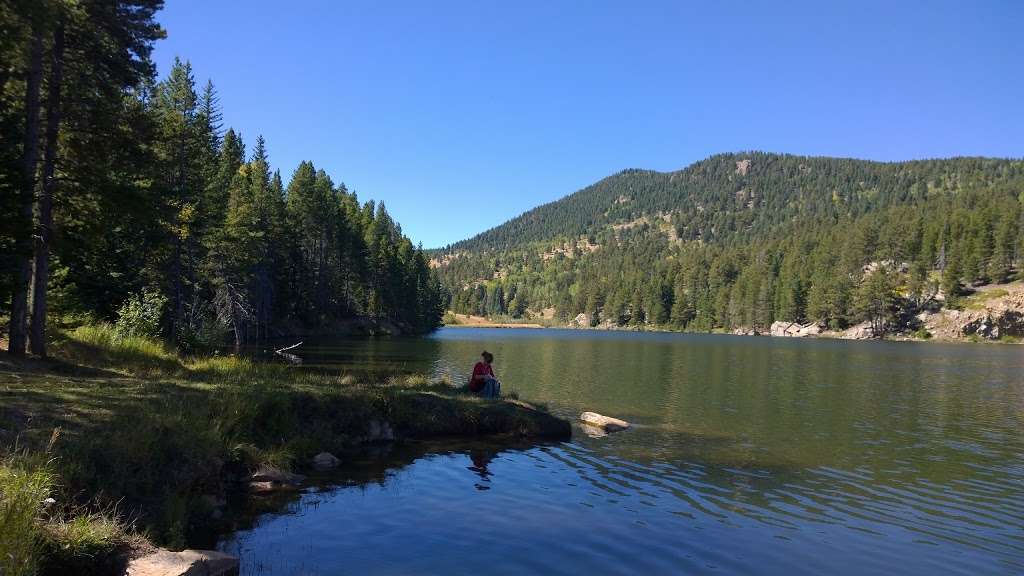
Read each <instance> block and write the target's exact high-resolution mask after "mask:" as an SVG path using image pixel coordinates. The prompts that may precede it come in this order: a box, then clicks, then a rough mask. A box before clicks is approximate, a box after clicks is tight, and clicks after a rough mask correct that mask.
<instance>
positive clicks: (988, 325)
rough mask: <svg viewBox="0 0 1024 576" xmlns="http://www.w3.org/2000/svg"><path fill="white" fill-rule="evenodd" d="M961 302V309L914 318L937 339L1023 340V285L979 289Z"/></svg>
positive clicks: (1015, 284)
mask: <svg viewBox="0 0 1024 576" xmlns="http://www.w3.org/2000/svg"><path fill="white" fill-rule="evenodd" d="M965 301H966V305H965V307H964V309H963V310H948V309H946V310H942V311H941V312H938V313H925V314H920V315H918V316H917V319H918V320H919V321H920V322H921V324H922V325H923V327H924V328H925V329H926V330H927V331H928V332H929V333H931V334H932V335H933V336H934V337H936V338H938V339H940V340H962V339H965V338H970V339H975V338H981V339H984V340H998V339H1000V338H1005V337H1011V338H1021V337H1024V283H1021V282H1014V283H1012V284H1002V285H990V286H988V287H982V288H979V289H978V290H977V291H976V292H975V293H974V294H972V295H971V296H969V297H968V298H966V299H965Z"/></svg>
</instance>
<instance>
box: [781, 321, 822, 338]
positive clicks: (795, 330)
mask: <svg viewBox="0 0 1024 576" xmlns="http://www.w3.org/2000/svg"><path fill="white" fill-rule="evenodd" d="M821 332H822V329H821V326H819V325H818V324H817V323H814V322H811V323H810V324H797V323H796V322H784V321H782V320H776V321H775V322H772V326H771V328H770V329H769V333H770V334H771V335H772V336H784V337H789V338H806V337H808V336H817V335H819V334H821Z"/></svg>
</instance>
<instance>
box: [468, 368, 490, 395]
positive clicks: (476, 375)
mask: <svg viewBox="0 0 1024 576" xmlns="http://www.w3.org/2000/svg"><path fill="white" fill-rule="evenodd" d="M487 376H490V377H491V378H494V370H492V369H491V365H490V364H488V363H486V362H477V363H476V366H473V375H472V376H470V377H469V389H470V391H472V392H479V391H481V390H483V389H484V383H485V382H487Z"/></svg>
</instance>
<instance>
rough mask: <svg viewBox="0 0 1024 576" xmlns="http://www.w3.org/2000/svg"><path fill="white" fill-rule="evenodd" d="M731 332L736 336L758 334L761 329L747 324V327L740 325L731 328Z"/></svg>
mask: <svg viewBox="0 0 1024 576" xmlns="http://www.w3.org/2000/svg"><path fill="white" fill-rule="evenodd" d="M732 333H733V334H734V335H736V336H760V335H761V331H760V330H758V329H757V328H754V327H752V326H747V327H743V326H741V327H739V328H736V329H735V330H733V331H732Z"/></svg>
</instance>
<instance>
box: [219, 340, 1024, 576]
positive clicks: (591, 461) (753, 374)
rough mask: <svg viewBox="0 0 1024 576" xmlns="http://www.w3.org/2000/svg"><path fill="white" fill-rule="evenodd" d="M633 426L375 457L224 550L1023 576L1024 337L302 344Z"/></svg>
mask: <svg viewBox="0 0 1024 576" xmlns="http://www.w3.org/2000/svg"><path fill="white" fill-rule="evenodd" d="M483 349H487V350H489V351H491V352H493V353H494V354H495V357H496V359H495V371H496V373H497V375H498V377H499V378H500V379H501V380H502V386H503V389H504V390H505V391H510V390H514V391H516V392H517V393H518V394H519V395H520V397H522V398H524V399H529V400H535V401H539V402H543V403H546V404H547V405H548V406H549V407H550V409H551V410H552V411H553V412H555V413H557V414H560V415H564V416H566V417H570V418H575V417H577V416H578V414H579V413H580V412H581V411H584V410H593V411H596V412H601V413H603V414H607V415H611V416H616V417H620V418H624V419H627V420H629V421H631V422H634V423H636V427H635V428H634V429H631V430H628V431H626V432H621V433H617V434H613V435H609V436H605V437H597V438H593V437H590V436H588V435H586V434H585V433H584V432H583V431H582V430H581V429H579V428H576V429H575V430H574V437H573V439H572V441H571V442H564V443H558V444H552V445H539V446H502V445H493V444H488V443H479V442H478V443H463V444H461V445H460V444H447V445H425V446H420V447H415V448H411V449H410V448H397V449H394V450H391V451H390V452H388V453H386V454H379V455H374V454H367V455H363V456H359V457H357V458H355V460H356V462H354V463H352V465H351V466H350V467H349V468H347V469H346V470H345V471H344V472H342V473H341V474H342V475H341V476H339V477H338V478H336V479H334V480H333V482H332V483H331V484H327V485H324V486H322V487H319V488H310V489H308V490H307V491H306V492H305V493H303V494H301V495H299V496H297V497H293V499H292V500H291V501H290V502H287V503H284V504H281V505H279V506H278V508H277V510H276V512H275V513H270V514H265V515H262V516H260V517H258V519H257V520H256V522H255V524H254V525H253V526H252V527H251V528H250V529H246V530H242V531H239V532H237V533H235V534H233V535H231V536H229V537H227V538H226V539H225V540H223V541H222V542H221V545H220V546H221V548H222V549H224V550H227V551H231V552H234V553H236V554H239V555H240V556H241V557H242V562H243V574H246V573H248V574H410V573H412V574H419V573H437V574H524V573H548V574H587V573H591V574H595V573H601V574H681V573H695V574H702V573H720V574H755V573H756V574H894V573H898V574H929V575H931V574H957V573H959V574H1020V573H1024V348H1022V347H1017V346H999V345H970V344H935V343H883V342H844V341H830V340H791V339H776V338H758V337H739V336H724V335H723V336H720V335H681V334H656V333H627V332H597V331H571V330H564V331H563V330H527V329H523V330H519V329H468V328H450V329H443V330H441V331H439V332H438V333H436V334H435V335H433V336H431V337H428V338H422V339H390V340H372V341H341V342H330V343H322V344H319V345H318V344H310V343H307V345H305V346H303V355H304V357H305V358H306V360H307V362H312V363H314V364H316V363H324V364H341V365H346V366H350V367H358V368H360V369H363V368H365V367H367V366H371V367H376V368H381V369H385V370H398V371H409V372H428V373H432V374H435V375H441V374H448V375H449V377H451V378H452V379H453V381H457V382H462V381H464V379H465V377H466V374H467V373H468V371H469V370H470V368H471V367H472V364H473V363H474V362H475V361H476V359H477V356H478V355H479V353H480V351H481V350H483Z"/></svg>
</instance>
